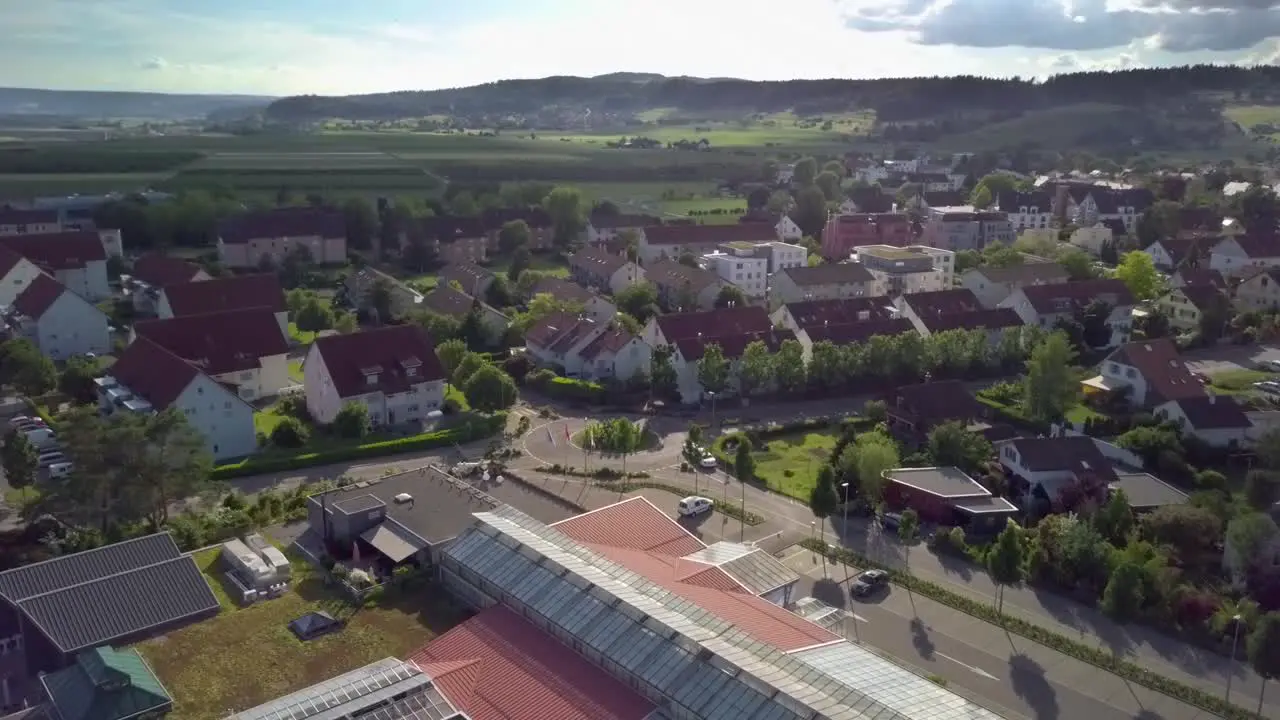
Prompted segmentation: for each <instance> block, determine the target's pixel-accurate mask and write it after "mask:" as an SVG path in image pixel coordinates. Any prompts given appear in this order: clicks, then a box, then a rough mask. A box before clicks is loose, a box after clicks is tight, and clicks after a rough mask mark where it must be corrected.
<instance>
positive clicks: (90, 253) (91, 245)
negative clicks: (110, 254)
mask: <svg viewBox="0 0 1280 720" xmlns="http://www.w3.org/2000/svg"><path fill="white" fill-rule="evenodd" d="M0 245H3V246H4V247H7V248H9V249H10V250H12V251H14V252H16V253H18V254H19V255H21V256H22V257H24V258H26V259H28V260H30V261H31V262H33V263H35V264H36V265H39V266H40V267H41V268H44V269H45V270H48V271H50V272H52V271H55V270H75V269H80V268H84V267H86V266H87V265H88V264H89V263H90V262H92V261H95V260H106V259H107V251H106V250H104V249H103V247H102V240H101V239H99V238H98V233H96V232H93V231H92V230H72V231H69V232H59V233H48V234H46V235H10V236H6V237H0Z"/></svg>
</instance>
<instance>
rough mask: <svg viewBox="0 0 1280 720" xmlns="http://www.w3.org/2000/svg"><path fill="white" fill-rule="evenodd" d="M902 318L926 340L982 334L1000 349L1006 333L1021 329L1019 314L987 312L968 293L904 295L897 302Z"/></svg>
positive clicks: (1000, 310) (965, 291) (961, 291)
mask: <svg viewBox="0 0 1280 720" xmlns="http://www.w3.org/2000/svg"><path fill="white" fill-rule="evenodd" d="M894 306H895V307H896V308H897V309H898V312H899V313H900V314H901V316H902V317H903V318H904V319H906V320H908V321H909V322H910V323H911V325H912V326H913V327H914V328H915V329H916V332H918V333H920V334H921V335H922V336H924V337H929V336H930V335H933V334H935V333H940V332H947V331H949V330H982V331H983V332H985V333H986V334H987V342H988V343H990V344H991V345H996V344H998V343H999V342H1000V340H1001V338H1003V337H1004V334H1005V331H1007V330H1009V329H1011V328H1015V327H1021V326H1022V325H1023V322H1022V319H1021V318H1019V317H1018V315H1017V313H1015V312H1013V311H1011V310H1008V309H1005V308H995V309H991V310H988V309H985V308H983V307H982V305H981V304H980V303H979V302H978V297H977V296H976V295H974V294H973V292H972V291H970V290H967V289H954V290H939V291H935V292H922V293H915V294H913V295H902V296H900V297H898V298H897V299H896V300H895V301H894Z"/></svg>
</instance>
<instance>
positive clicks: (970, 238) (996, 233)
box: [920, 205, 1015, 252]
mask: <svg viewBox="0 0 1280 720" xmlns="http://www.w3.org/2000/svg"><path fill="white" fill-rule="evenodd" d="M1014 237H1015V235H1014V230H1013V223H1011V222H1009V216H1008V215H1006V214H1005V213H1003V212H998V211H978V210H975V209H974V208H973V206H972V205H960V206H952V207H936V208H930V209H929V210H928V211H927V213H926V215H925V222H924V229H923V231H922V233H921V235H920V244H922V245H929V246H931V247H935V248H944V249H947V250H952V251H956V252H958V251H960V250H981V249H982V248H984V247H986V246H987V245H990V244H991V243H1004V244H1006V245H1012V244H1013V240H1014Z"/></svg>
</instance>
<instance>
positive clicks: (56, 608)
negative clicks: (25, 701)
mask: <svg viewBox="0 0 1280 720" xmlns="http://www.w3.org/2000/svg"><path fill="white" fill-rule="evenodd" d="M0 595H3V597H4V598H5V599H6V600H8V601H9V602H11V603H12V604H13V605H14V606H16V607H17V608H18V609H19V610H20V611H21V612H22V613H23V614H24V615H26V616H27V617H28V619H29V620H30V621H31V623H32V625H34V626H35V627H37V628H39V629H40V631H41V632H43V633H44V634H45V635H46V636H47V637H48V638H49V640H50V641H51V642H52V643H53V644H54V646H55V647H57V648H58V649H59V650H61V651H62V652H73V651H75V650H80V649H83V648H89V647H96V646H98V645H105V644H110V643H112V642H113V641H115V640H118V639H120V638H125V637H128V636H135V635H138V634H140V633H144V632H146V631H148V630H151V629H153V628H156V627H159V626H161V625H168V624H170V623H174V622H177V621H180V620H184V619H187V618H193V617H196V616H199V615H203V614H206V613H212V612H215V611H216V610H217V609H218V599H217V598H216V597H214V595H213V591H212V590H211V589H210V588H209V583H208V581H206V580H205V578H204V576H203V575H201V574H200V570H199V568H197V567H196V564H195V561H194V560H192V559H191V558H190V557H188V556H183V555H182V554H181V553H180V552H179V551H178V546H177V545H176V544H175V543H174V541H173V538H172V537H170V536H169V534H168V533H160V534H157V535H149V536H147V537H143V538H138V539H136V540H129V541H126V542H123V543H117V544H115V545H109V546H106V547H102V548H98V549H96V550H89V551H86V552H82V553H77V554H75V555H68V556H66V557H61V558H55V559H53V560H48V561H45V562H43V563H37V564H35V565H29V566H27V567H22V568H17V569H15V570H10V571H8V572H6V573H0Z"/></svg>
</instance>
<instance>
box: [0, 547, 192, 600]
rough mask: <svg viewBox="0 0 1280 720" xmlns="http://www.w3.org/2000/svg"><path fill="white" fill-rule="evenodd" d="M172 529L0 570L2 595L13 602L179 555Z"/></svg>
mask: <svg viewBox="0 0 1280 720" xmlns="http://www.w3.org/2000/svg"><path fill="white" fill-rule="evenodd" d="M180 555H181V553H180V552H179V551H178V545H177V544H176V543H175V542H174V541H173V537H172V536H170V535H169V533H156V534H154V535H147V536H145V537H140V538H136V539H134V540H125V541H124V542H118V543H115V544H114V545H104V546H103V547H100V548H95V549H93V550H85V551H84V552H79V553H76V554H74V555H63V556H62V557H57V558H53V559H52V560H45V561H44V562H38V563H34V564H32V565H25V566H23V567H20V568H15V569H13V570H6V571H5V572H2V573H0V596H3V597H4V598H5V599H6V600H8V601H9V602H12V603H17V602H19V601H21V600H25V599H26V598H29V597H31V596H33V595H41V594H43V593H47V592H53V591H54V590H61V589H63V588H66V587H69V586H71V585H78V584H80V583H84V582H92V581H94V580H101V579H102V578H104V577H107V576H108V575H115V574H117V573H122V572H128V571H129V570H135V569H137V568H140V567H145V566H147V565H154V564H156V563H158V562H164V561H165V560H172V559H174V558H176V557H179V556H180Z"/></svg>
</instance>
